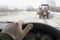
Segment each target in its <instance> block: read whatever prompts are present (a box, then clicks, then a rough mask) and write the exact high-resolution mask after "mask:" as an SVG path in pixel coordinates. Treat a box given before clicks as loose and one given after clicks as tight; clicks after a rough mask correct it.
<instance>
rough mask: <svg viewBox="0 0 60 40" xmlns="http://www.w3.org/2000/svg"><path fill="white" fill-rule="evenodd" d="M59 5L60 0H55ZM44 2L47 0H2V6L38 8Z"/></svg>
mask: <svg viewBox="0 0 60 40" xmlns="http://www.w3.org/2000/svg"><path fill="white" fill-rule="evenodd" d="M55 2H56V4H57V6H60V5H59V4H60V0H55ZM42 3H47V0H0V7H2V6H4V7H6V6H8V7H9V8H14V7H17V8H24V7H26V6H29V5H31V6H33V7H34V8H38V6H39V5H40V4H42Z"/></svg>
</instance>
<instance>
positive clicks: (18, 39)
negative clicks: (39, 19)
mask: <svg viewBox="0 0 60 40" xmlns="http://www.w3.org/2000/svg"><path fill="white" fill-rule="evenodd" d="M22 24H23V22H22V21H20V22H17V23H11V24H10V25H7V26H6V27H5V28H4V29H3V30H2V33H6V34H9V35H10V36H11V37H12V38H13V39H14V40H22V39H23V38H24V37H25V35H26V34H27V33H28V32H29V31H30V30H31V29H32V27H33V25H32V24H28V25H27V26H26V28H25V29H24V30H22Z"/></svg>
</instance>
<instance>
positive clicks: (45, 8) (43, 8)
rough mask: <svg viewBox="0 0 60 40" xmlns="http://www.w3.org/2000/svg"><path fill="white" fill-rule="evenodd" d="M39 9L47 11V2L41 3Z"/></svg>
mask: <svg viewBox="0 0 60 40" xmlns="http://www.w3.org/2000/svg"><path fill="white" fill-rule="evenodd" d="M41 9H42V10H46V11H48V10H49V5H48V4H42V5H41Z"/></svg>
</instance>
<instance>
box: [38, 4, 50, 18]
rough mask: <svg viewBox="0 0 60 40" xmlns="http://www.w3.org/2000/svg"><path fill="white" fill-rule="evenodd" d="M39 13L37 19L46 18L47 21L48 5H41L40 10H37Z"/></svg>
mask: <svg viewBox="0 0 60 40" xmlns="http://www.w3.org/2000/svg"><path fill="white" fill-rule="evenodd" d="M39 10H40V12H39V19H40V18H47V19H49V14H50V12H49V5H48V4H42V5H41V8H40V9H39Z"/></svg>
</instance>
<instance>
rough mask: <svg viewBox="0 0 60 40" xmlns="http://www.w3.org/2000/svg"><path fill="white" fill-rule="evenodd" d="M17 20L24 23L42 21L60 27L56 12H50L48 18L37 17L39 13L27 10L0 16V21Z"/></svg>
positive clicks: (58, 16) (59, 18) (58, 15)
mask: <svg viewBox="0 0 60 40" xmlns="http://www.w3.org/2000/svg"><path fill="white" fill-rule="evenodd" d="M19 20H23V21H24V23H29V22H38V23H44V24H48V25H50V26H53V27H56V28H58V29H60V13H57V12H51V14H50V19H39V15H37V14H36V12H27V11H21V12H17V13H15V14H12V15H6V16H3V15H2V16H0V22H6V21H12V22H18V21H19Z"/></svg>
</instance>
